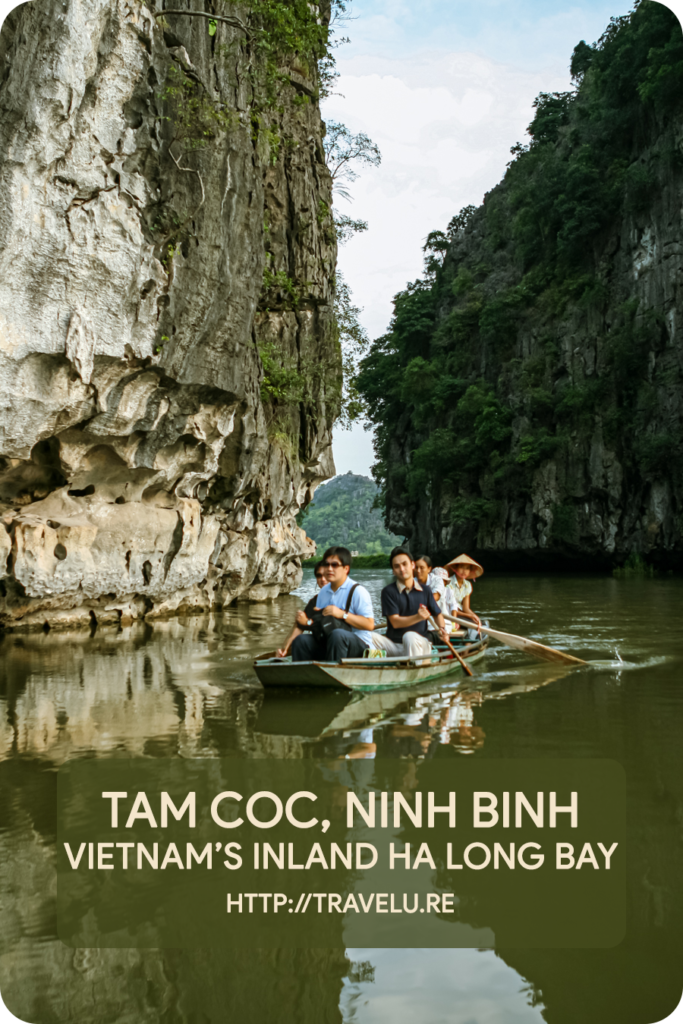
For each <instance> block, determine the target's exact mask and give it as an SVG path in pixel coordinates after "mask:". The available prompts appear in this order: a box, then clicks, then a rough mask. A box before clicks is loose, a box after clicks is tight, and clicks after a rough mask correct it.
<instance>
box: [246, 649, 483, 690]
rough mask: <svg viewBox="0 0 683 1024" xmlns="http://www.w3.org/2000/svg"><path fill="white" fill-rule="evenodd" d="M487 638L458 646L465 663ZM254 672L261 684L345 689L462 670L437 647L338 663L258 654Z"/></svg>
mask: <svg viewBox="0 0 683 1024" xmlns="http://www.w3.org/2000/svg"><path fill="white" fill-rule="evenodd" d="M487 647H488V638H486V637H483V638H482V639H477V640H474V641H472V642H470V643H465V644H463V645H462V646H460V645H458V648H457V649H458V653H459V654H460V656H461V657H462V658H463V659H464V660H465V661H466V662H467V663H468V664H469V663H471V662H473V661H478V660H479V658H483V656H484V654H485V653H486V648H487ZM254 671H255V672H256V675H257V676H258V678H259V681H260V682H261V683H262V684H263V685H264V686H314V687H334V688H336V689H346V690H360V691H369V690H388V689H391V688H393V687H395V686H410V685H413V684H417V683H426V682H431V681H432V680H435V679H443V678H444V676H448V675H451V673H453V672H462V666H461V665H460V662H459V661H458V660H457V659H456V658H454V657H453V655H452V654H451V652H450V651H449V650H448V649H447V648H441V647H437V648H434V649H433V651H432V655H431V657H430V658H413V659H409V658H403V657H401V658H344V659H343V660H342V661H340V662H331V661H294V662H293V661H292V659H291V658H278V657H277V656H276V655H275V654H274V653H270V654H262V655H261V656H260V657H258V658H257V659H256V660H255V662H254Z"/></svg>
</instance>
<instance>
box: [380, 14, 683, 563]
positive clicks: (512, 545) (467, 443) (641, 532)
mask: <svg viewBox="0 0 683 1024" xmlns="http://www.w3.org/2000/svg"><path fill="white" fill-rule="evenodd" d="M572 71H573V73H574V77H575V81H576V85H577V88H576V90H575V91H572V92H570V93H553V94H547V93H541V95H540V96H539V97H538V99H537V101H536V104H535V117H534V120H533V122H532V123H531V125H530V126H529V134H530V142H529V143H528V145H526V146H521V145H520V146H517V147H515V149H514V150H513V154H514V159H513V160H512V161H511V163H510V165H509V166H508V170H507V172H506V174H505V176H504V179H503V180H502V182H501V183H500V184H499V185H498V186H496V188H494V189H493V190H492V191H491V192H490V193H488V195H487V196H486V198H485V201H484V204H483V206H481V207H480V208H478V209H476V210H475V209H474V208H467V209H466V210H464V211H462V212H461V214H460V215H459V216H457V217H454V218H453V220H452V221H451V224H450V225H449V228H448V231H447V232H440V231H435V232H432V234H431V235H430V236H429V238H428V240H427V246H426V252H427V259H426V263H427V265H426V270H427V274H426V276H425V279H424V280H422V281H418V282H415V283H414V284H413V285H410V286H409V287H408V289H407V290H406V291H405V292H403V293H401V294H400V295H398V296H397V297H396V307H395V316H394V319H393V322H392V325H391V328H390V331H389V333H388V334H387V335H386V336H385V337H384V338H382V339H380V340H379V341H377V342H376V343H375V345H374V348H373V351H372V352H371V355H370V356H369V357H368V359H366V361H365V364H364V368H363V371H362V374H361V378H360V385H361V390H362V391H363V392H364V395H365V398H366V400H367V403H368V407H369V409H370V415H371V417H372V418H373V419H374V420H375V422H376V424H377V429H376V449H377V453H378V456H379V460H378V465H377V467H376V473H377V476H378V479H379V480H380V482H381V483H382V486H383V489H384V497H385V509H386V516H387V520H386V521H387V526H388V527H389V528H390V529H391V530H393V531H394V532H395V533H403V534H405V535H407V536H408V537H409V538H410V539H411V542H412V544H413V549H414V550H415V551H418V550H426V551H428V552H431V553H432V554H433V555H435V556H436V557H438V558H442V557H444V556H446V555H451V556H452V555H453V554H457V553H458V552H459V551H461V550H469V551H470V553H472V554H476V553H477V552H478V553H479V555H480V556H481V557H482V558H485V559H486V564H487V566H489V567H495V566H498V567H516V568H520V567H533V566H537V567H541V566H542V567H546V568H560V567H576V568H581V569H594V568H596V567H602V568H606V567H610V566H613V565H619V564H622V563H624V562H625V561H627V560H629V559H634V558H639V559H644V560H646V561H650V562H652V563H654V564H656V565H661V566H664V567H666V568H672V567H674V566H681V565H683V471H682V467H683V340H682V337H681V317H682V315H683V289H682V287H681V285H682V283H683V211H682V208H681V192H682V191H683V103H682V101H681V96H682V95H683V92H682V91H681V84H682V83H683V40H682V36H681V28H680V25H679V23H678V21H677V19H676V17H675V16H674V15H673V14H672V13H671V12H670V11H668V10H667V9H665V8H663V7H662V6H661V5H660V4H657V3H649V2H647V0H646V2H643V3H641V4H640V5H636V9H635V11H634V12H633V13H632V14H630V15H628V16H625V17H623V18H619V19H613V20H612V22H611V24H610V26H609V27H608V29H607V31H606V32H605V34H604V36H603V37H602V38H601V40H600V41H599V42H598V44H596V45H595V46H588V45H587V44H586V43H585V42H582V43H580V44H579V46H577V48H576V50H575V51H574V56H573V59H572Z"/></svg>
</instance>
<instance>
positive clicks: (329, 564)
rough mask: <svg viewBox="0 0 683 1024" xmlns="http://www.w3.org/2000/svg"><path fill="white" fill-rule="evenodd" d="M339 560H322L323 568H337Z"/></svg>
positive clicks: (339, 564) (339, 563)
mask: <svg viewBox="0 0 683 1024" xmlns="http://www.w3.org/2000/svg"><path fill="white" fill-rule="evenodd" d="M340 566H341V562H323V568H324V569H339V567H340Z"/></svg>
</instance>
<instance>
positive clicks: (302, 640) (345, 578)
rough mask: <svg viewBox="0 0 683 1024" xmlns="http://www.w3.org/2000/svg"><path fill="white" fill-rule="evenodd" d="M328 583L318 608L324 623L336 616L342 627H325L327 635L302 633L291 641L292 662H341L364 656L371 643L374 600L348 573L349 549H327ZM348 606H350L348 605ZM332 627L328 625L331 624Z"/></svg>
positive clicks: (323, 561)
mask: <svg viewBox="0 0 683 1024" xmlns="http://www.w3.org/2000/svg"><path fill="white" fill-rule="evenodd" d="M322 564H323V568H324V569H325V575H326V577H327V581H328V582H327V584H326V585H325V586H324V587H323V588H322V590H321V591H320V593H319V594H318V601H317V605H316V610H319V611H322V615H321V616H320V620H321V623H322V624H323V629H324V624H325V620H326V619H336V620H337V621H338V623H339V628H336V629H332V630H329V628H328V629H327V630H325V632H327V633H328V635H327V636H326V637H322V638H321V636H320V635H319V632H318V635H316V633H315V632H314V633H303V634H302V635H301V636H297V637H295V639H294V640H293V641H292V661H341V660H342V658H361V657H362V656H363V651H364V650H365V649H366V647H370V645H371V642H372V631H373V629H374V628H375V618H374V612H373V610H372V600H371V598H370V595H369V593H368V592H367V590H366V589H365V587H361V586H360V584H358V583H356V582H355V580H352V579H351V576H350V575H349V573H350V571H351V552H350V551H349V549H348V548H343V547H332V548H328V549H327V551H326V552H325V554H324V555H323V558H322ZM347 606H348V607H347ZM328 626H329V624H328Z"/></svg>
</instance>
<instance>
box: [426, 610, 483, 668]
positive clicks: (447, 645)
mask: <svg viewBox="0 0 683 1024" xmlns="http://www.w3.org/2000/svg"><path fill="white" fill-rule="evenodd" d="M429 625H430V626H431V627H432V629H433V630H434V632H435V633H438V632H439V630H438V628H437V625H436V623H435V622H434V619H430V620H429ZM444 643H445V644H446V647H448V649H449V650H450V651H451V652H452V653H453V655H454V656H455V657H456V658H457V659H458V661H459V662H460V664H461V665H462V667H463V670H464V672H465V675H466V676H473V675H474V673H473V671H472V669H471V668H470V666H469V665H468V664H467V663H466V661H465V659H464V658H461V657H460V655H459V654H458V652H457V651H456V649H455V647H454V646H453V644H452V643H451V642H450V640H449V639H448V638H447V637H445V638H444Z"/></svg>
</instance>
